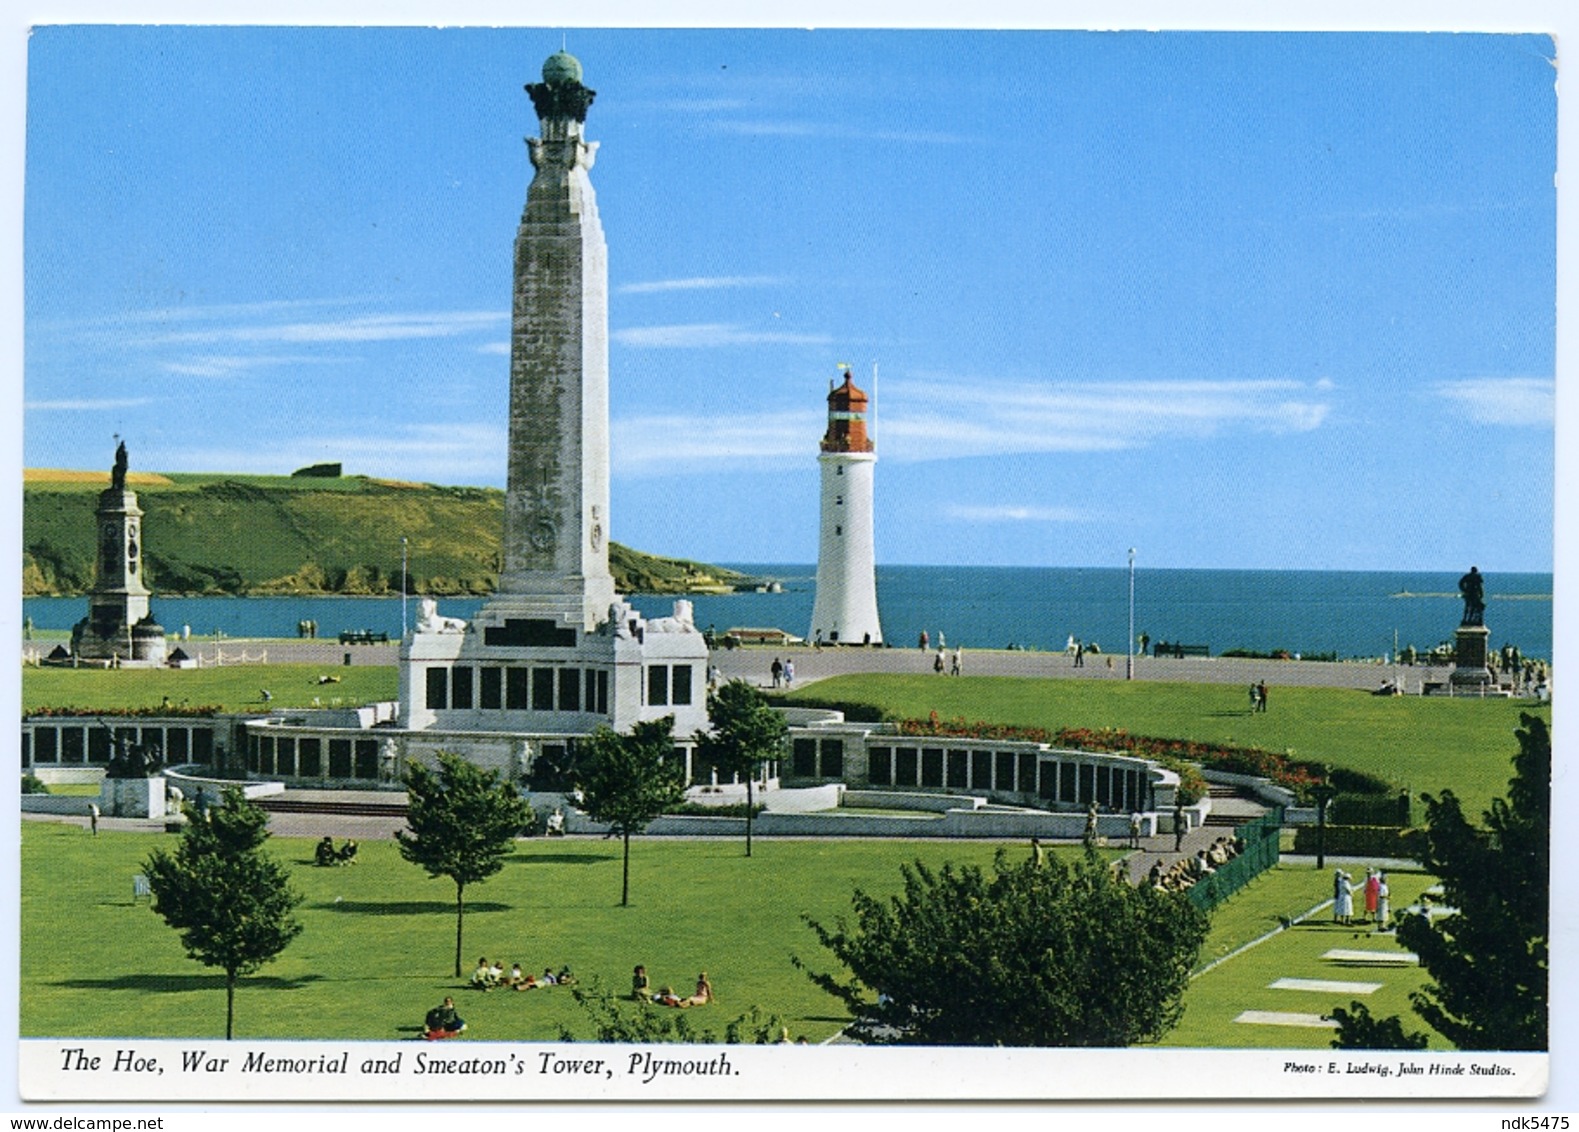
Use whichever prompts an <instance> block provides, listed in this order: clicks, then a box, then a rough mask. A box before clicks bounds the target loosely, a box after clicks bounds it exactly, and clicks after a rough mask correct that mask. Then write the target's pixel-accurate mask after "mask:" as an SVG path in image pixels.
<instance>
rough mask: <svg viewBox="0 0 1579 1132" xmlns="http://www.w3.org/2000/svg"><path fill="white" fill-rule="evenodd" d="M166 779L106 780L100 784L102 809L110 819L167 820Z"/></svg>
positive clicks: (160, 777)
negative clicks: (164, 818)
mask: <svg viewBox="0 0 1579 1132" xmlns="http://www.w3.org/2000/svg"><path fill="white" fill-rule="evenodd" d="M164 803H165V792H164V778H163V776H159V777H155V778H106V779H105V780H104V781H103V782H102V783H101V784H100V785H99V806H100V808H101V809H102V810H103V811H104V814H105V816H106V817H117V818H163V817H164V816H165V804H164Z"/></svg>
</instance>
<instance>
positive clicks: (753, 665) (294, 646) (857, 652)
mask: <svg viewBox="0 0 1579 1132" xmlns="http://www.w3.org/2000/svg"><path fill="white" fill-rule="evenodd" d="M221 648H222V649H223V650H224V653H225V655H226V656H227V657H230V656H232V655H235V654H240V653H245V654H246V655H248V656H257V655H259V654H260V653H261V652H262V651H263V650H265V649H267V650H268V655H269V661H270V663H275V664H320V665H324V666H326V667H340V666H342V665H343V664H344V663H345V657H346V656H347V655H349V656H350V657H351V663H352V664H353V665H385V666H393V665H394V664H395V663H396V662H397V660H398V659H399V648H398V646H397V645H395V644H393V643H390V644H382V645H342V644H340V643H339V642H338V641H330V640H316V641H297V640H243V639H240V638H236V639H226V640H225V641H223V642H221ZM188 651H192V650H191V649H189V650H188ZM196 651H197V652H198V653H199V654H200V655H202V656H204V657H205V658H209V657H211V656H212V653H213V646H212V645H211V644H208V643H204V644H202V645H199V646H198V647H197V649H196ZM936 656H937V652H936V651H935V650H934V651H930V652H922V651H921V650H920V649H916V648H908V649H902V648H888V649H866V648H823V649H816V648H811V647H809V646H806V645H798V646H795V647H793V648H784V649H772V648H766V647H760V646H751V647H747V648H738V649H716V650H714V652H713V663H715V664H716V665H718V667H719V669H720V670H721V671H722V672H723V674H724V678H725V679H729V680H734V679H742V680H748V681H750V682H751V683H753V684H757V685H760V686H762V687H767V686H769V685H770V684H771V682H772V680H771V677H770V675H769V668H770V667H771V666H772V664H773V660H774V658H775V657H777V658H778V659H780V660H793V661H794V662H795V685H796V687H800V686H802V685H804V684H807V683H809V682H811V681H813V680H820V679H823V678H825V677H828V676H841V675H844V674H846V673H851V672H904V673H917V674H932V672H933V668H932V666H933V661H934V658H935V657H936ZM953 656H954V650H953V649H949V650H948V653H947V660H949V661H952V659H953ZM1125 659H1126V658H1125V657H1123V656H1112V657H1109V656H1105V655H1102V654H1097V655H1088V656H1086V657H1085V663H1084V664H1083V665H1082V666H1081V667H1079V668H1077V667H1075V663H1074V658H1073V657H1070V656H1066V655H1065V654H1063V653H1050V652H1009V651H1005V650H1001V649H999V650H990V651H989V650H981V651H973V650H971V649H966V650H965V655H964V658H963V664H962V674H963V675H967V676H1036V677H1045V678H1048V679H1058V680H1122V679H1124V670H1125ZM1395 671H1396V673H1397V674H1398V677H1399V679H1400V680H1401V681H1402V684H1403V688H1404V691H1405V692H1406V693H1407V694H1410V695H1413V694H1415V693H1418V692H1419V691H1420V686H1421V684H1422V683H1423V682H1425V681H1431V682H1438V681H1445V680H1446V679H1447V677H1448V673H1449V672H1450V671H1451V669H1449V668H1445V667H1444V668H1431V667H1425V666H1416V667H1409V666H1406V665H1400V666H1399V667H1398V668H1396V669H1394V668H1393V667H1392V666H1390V665H1381V664H1374V663H1362V662H1358V661H1356V662H1344V661H1339V662H1330V661H1316V660H1250V659H1241V658H1237V657H1202V656H1187V657H1182V658H1173V657H1156V656H1138V657H1136V658H1135V679H1137V680H1152V681H1168V682H1172V683H1179V684H1245V685H1249V684H1251V683H1254V682H1256V681H1260V680H1265V681H1266V682H1267V684H1268V686H1270V687H1274V688H1275V687H1278V686H1281V687H1285V688H1288V687H1323V688H1362V689H1366V690H1369V691H1374V690H1375V689H1377V688H1379V687H1381V685H1382V684H1383V683H1384V682H1386V681H1388V680H1391V679H1392V678H1393V675H1394V672H1395ZM946 678H947V677H939V679H946Z"/></svg>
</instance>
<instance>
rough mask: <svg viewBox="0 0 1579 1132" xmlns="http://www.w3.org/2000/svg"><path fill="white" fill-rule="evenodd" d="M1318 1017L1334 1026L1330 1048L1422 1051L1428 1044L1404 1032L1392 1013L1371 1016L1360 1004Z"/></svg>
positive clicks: (1424, 1039) (1420, 1035) (1411, 1033)
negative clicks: (1383, 1015)
mask: <svg viewBox="0 0 1579 1132" xmlns="http://www.w3.org/2000/svg"><path fill="white" fill-rule="evenodd" d="M1322 1017H1323V1018H1325V1019H1327V1020H1328V1021H1331V1022H1336V1023H1337V1024H1338V1033H1337V1036H1336V1037H1334V1038H1333V1039H1332V1048H1333V1049H1425V1047H1426V1044H1427V1042H1428V1041H1429V1039H1428V1038H1427V1037H1426V1036H1425V1035H1424V1034H1422V1033H1420V1032H1418V1031H1411V1032H1409V1033H1405V1032H1404V1022H1403V1019H1402V1018H1400V1017H1398V1015H1396V1014H1393V1015H1391V1016H1389V1017H1387V1018H1377V1017H1374V1016H1373V1015H1372V1014H1371V1012H1370V1010H1369V1009H1367V1008H1366V1005H1365V1003H1363V1002H1358V1001H1356V1002H1351V1003H1349V1008H1348V1009H1347V1010H1345V1009H1344V1008H1343V1007H1341V1006H1339V1007H1336V1008H1335V1009H1334V1010H1333V1011H1332V1013H1331V1014H1324V1015H1322Z"/></svg>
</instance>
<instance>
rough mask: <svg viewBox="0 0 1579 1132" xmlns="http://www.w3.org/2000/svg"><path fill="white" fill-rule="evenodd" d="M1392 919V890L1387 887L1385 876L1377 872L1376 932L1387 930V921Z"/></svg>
mask: <svg viewBox="0 0 1579 1132" xmlns="http://www.w3.org/2000/svg"><path fill="white" fill-rule="evenodd" d="M1390 919H1392V890H1391V889H1389V888H1388V887H1387V874H1386V873H1384V872H1380V871H1378V872H1377V874H1376V930H1377V931H1379V932H1384V931H1386V930H1387V921H1388V920H1390Z"/></svg>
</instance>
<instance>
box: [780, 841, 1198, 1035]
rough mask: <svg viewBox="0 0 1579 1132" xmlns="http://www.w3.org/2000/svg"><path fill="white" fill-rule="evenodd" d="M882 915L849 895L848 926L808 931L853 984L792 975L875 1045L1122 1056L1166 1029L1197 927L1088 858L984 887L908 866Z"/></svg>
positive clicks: (1170, 897) (1148, 890)
mask: <svg viewBox="0 0 1579 1132" xmlns="http://www.w3.org/2000/svg"><path fill="white" fill-rule="evenodd" d="M903 874H904V891H903V892H902V893H901V894H900V895H898V896H895V897H893V898H891V899H890V900H889V901H887V902H884V901H881V900H878V899H877V898H875V897H872V896H869V895H867V894H866V893H864V892H861V891H859V890H857V891H856V893H855V896H854V910H855V922H854V924H850V923H847V922H846V920H845V919H844V918H843V917H840V918H839V919H838V920H837V921H836V922H835V924H834V926H833V927H832V928H831V929H830V928H827V927H824V926H823V925H821V924H819V923H817V922H816V921H813V920H808V921H807V922H808V923H809V924H810V925H811V928H812V930H813V931H814V932H816V933H817V938H818V940H819V941H821V943H822V945H823V946H824V947H826V948H827V949H828V950H829V951H831V952H832V953H833V955H834V957H835V958H837V959H838V960H839V962H840V963H842V964H843V965H844V967H845V968H847V969H848V971H849V972H850V973H851V975H852V976H853V977H851V978H848V979H840V978H835V977H834V976H833V975H830V974H826V973H818V972H813V971H811V970H810V969H809V968H808V967H807V966H806V965H805V963H803V962H802V961H801V960H800V959H799V958H796V959H794V960H793V961H794V963H795V965H796V966H798V967H800V968H801V969H802V970H805V971H806V972H807V974H808V975H809V976H810V977H811V979H812V981H813V982H815V983H816V984H817V985H818V986H820V987H822V988H823V989H824V990H825V991H827V992H828V993H829V994H831V995H834V996H835V997H837V998H838V999H840V1000H841V1001H842V1002H843V1003H844V1004H845V1006H846V1007H847V1008H848V1009H849V1011H850V1013H851V1015H852V1016H853V1017H854V1018H855V1022H854V1025H853V1026H852V1027H851V1032H852V1034H853V1035H854V1036H856V1037H858V1038H860V1039H861V1040H863V1041H866V1042H871V1043H875V1044H895V1043H897V1044H912V1045H1005V1046H1128V1045H1134V1044H1136V1043H1139V1042H1150V1041H1155V1040H1156V1039H1158V1038H1160V1037H1161V1036H1162V1035H1163V1034H1165V1033H1166V1032H1167V1031H1168V1030H1170V1029H1172V1028H1173V1026H1174V1025H1176V1024H1177V1022H1178V1020H1179V1018H1180V1016H1181V1015H1182V1013H1183V1009H1184V1008H1183V1005H1182V1001H1181V1000H1182V998H1183V995H1184V990H1185V987H1186V986H1187V985H1188V983H1189V977H1190V969H1191V968H1192V967H1193V966H1194V964H1195V960H1196V957H1197V955H1199V953H1200V950H1201V945H1202V943H1203V942H1204V941H1205V938H1206V929H1207V919H1206V916H1205V914H1204V913H1202V912H1201V911H1199V910H1198V909H1197V908H1195V906H1194V905H1192V904H1191V903H1190V902H1189V901H1188V900H1187V899H1186V898H1185V897H1184V896H1183V895H1181V894H1178V893H1172V892H1164V891H1161V890H1159V889H1156V888H1153V887H1151V886H1149V885H1142V886H1139V887H1133V886H1131V885H1130V884H1128V883H1127V882H1126V881H1125V880H1124V879H1122V878H1121V877H1118V876H1115V875H1114V872H1113V870H1112V869H1111V868H1109V867H1108V865H1106V864H1105V863H1103V862H1102V861H1101V860H1100V859H1099V858H1098V857H1097V856H1096V854H1095V853H1092V852H1088V853H1086V854H1084V855H1083V856H1081V857H1080V858H1079V859H1078V860H1076V861H1074V862H1073V863H1070V864H1065V863H1064V862H1062V861H1060V860H1058V859H1057V858H1056V857H1055V858H1051V859H1048V860H1046V861H1045V862H1044V863H1042V864H1038V863H1037V862H1036V861H1035V860H1026V861H1024V862H1022V863H1018V864H1011V863H1010V862H1009V858H1008V855H1007V854H1006V853H1005V852H1003V851H1001V850H1000V851H999V853H998V857H997V861H996V863H995V865H994V871H993V873H992V874H990V875H989V874H987V873H984V872H983V871H982V870H981V869H980V868H977V867H975V866H964V867H955V866H954V865H952V864H946V865H944V866H943V868H942V869H941V870H939V871H935V872H934V871H933V870H931V869H929V868H927V867H926V866H925V865H923V864H922V863H920V862H919V861H918V862H917V863H916V864H915V865H913V866H906V867H905V868H904V869H903Z"/></svg>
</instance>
